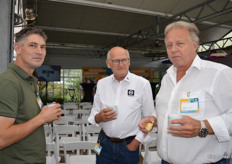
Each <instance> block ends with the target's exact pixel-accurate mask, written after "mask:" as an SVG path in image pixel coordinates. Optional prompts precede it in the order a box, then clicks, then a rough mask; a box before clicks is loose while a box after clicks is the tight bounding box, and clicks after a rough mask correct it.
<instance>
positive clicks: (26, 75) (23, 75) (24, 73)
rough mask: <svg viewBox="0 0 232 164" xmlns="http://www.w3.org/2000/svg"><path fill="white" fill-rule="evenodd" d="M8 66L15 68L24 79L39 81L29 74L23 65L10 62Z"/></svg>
mask: <svg viewBox="0 0 232 164" xmlns="http://www.w3.org/2000/svg"><path fill="white" fill-rule="evenodd" d="M8 68H9V69H11V70H13V71H14V72H15V73H17V74H18V75H19V76H20V77H21V78H22V79H24V80H31V79H33V80H34V81H37V78H36V77H34V76H31V75H29V74H28V73H27V72H25V71H24V70H23V69H22V68H21V67H19V66H18V65H16V64H14V63H11V64H9V66H8Z"/></svg>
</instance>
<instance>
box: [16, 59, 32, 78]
mask: <svg viewBox="0 0 232 164" xmlns="http://www.w3.org/2000/svg"><path fill="white" fill-rule="evenodd" d="M14 64H15V65H17V66H19V67H20V68H22V69H23V70H24V71H25V72H27V73H28V74H29V75H31V76H32V75H33V72H34V71H35V70H34V69H30V68H27V67H26V66H24V65H23V64H20V63H19V62H17V61H16V62H15V63H14Z"/></svg>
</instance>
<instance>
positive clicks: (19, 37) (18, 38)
mask: <svg viewBox="0 0 232 164" xmlns="http://www.w3.org/2000/svg"><path fill="white" fill-rule="evenodd" d="M32 34H37V35H40V36H41V37H42V38H43V39H44V41H45V42H46V41H47V35H46V34H45V33H44V31H43V30H42V29H40V28H37V27H26V28H24V29H22V30H21V31H19V32H18V33H16V34H15V42H19V43H21V44H22V43H23V42H24V40H25V38H27V37H28V36H30V35H32Z"/></svg>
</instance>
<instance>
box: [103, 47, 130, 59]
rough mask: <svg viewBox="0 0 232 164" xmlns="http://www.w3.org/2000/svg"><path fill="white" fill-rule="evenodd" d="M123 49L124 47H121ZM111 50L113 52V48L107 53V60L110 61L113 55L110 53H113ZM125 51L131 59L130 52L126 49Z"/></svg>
mask: <svg viewBox="0 0 232 164" xmlns="http://www.w3.org/2000/svg"><path fill="white" fill-rule="evenodd" d="M117 47H118V46H117ZM113 48H114V47H113ZM121 48H122V47H121ZM123 49H124V48H123ZM111 50H112V48H111V49H110V50H109V51H108V52H107V60H110V59H111V56H110V55H111V54H110V52H111ZM124 50H125V51H126V54H127V56H128V58H130V53H129V51H128V50H127V49H124Z"/></svg>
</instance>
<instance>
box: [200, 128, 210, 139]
mask: <svg viewBox="0 0 232 164" xmlns="http://www.w3.org/2000/svg"><path fill="white" fill-rule="evenodd" d="M207 135H208V130H207V129H206V128H202V129H200V131H199V137H206V136H207Z"/></svg>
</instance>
